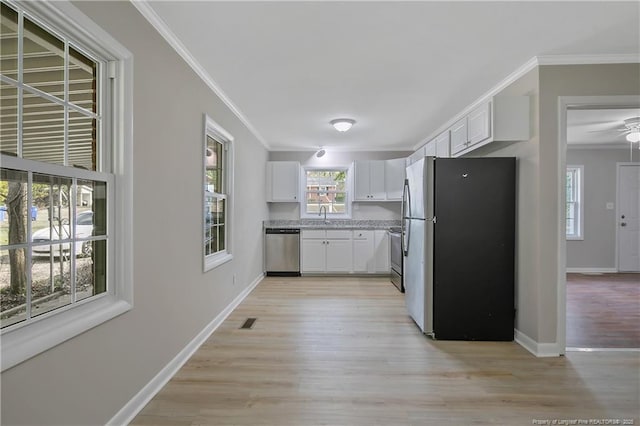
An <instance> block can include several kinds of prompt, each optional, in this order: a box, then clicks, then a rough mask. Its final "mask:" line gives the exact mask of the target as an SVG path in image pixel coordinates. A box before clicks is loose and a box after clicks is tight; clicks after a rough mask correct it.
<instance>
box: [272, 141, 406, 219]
mask: <svg viewBox="0 0 640 426" xmlns="http://www.w3.org/2000/svg"><path fill="white" fill-rule="evenodd" d="M315 154H316V153H315V151H272V152H270V153H269V160H270V161H298V162H300V164H301V165H302V166H326V167H342V166H350V165H351V163H352V162H353V161H359V160H389V159H392V158H405V157H407V156H409V155H410V154H411V152H410V151H331V150H330V149H327V152H326V154H325V155H324V156H322V157H321V158H317V157H316V156H315ZM352 206H353V207H352V212H351V215H352V218H353V219H378V220H390V219H400V210H401V203H400V202H364V203H360V202H356V203H353V205H352ZM269 218H270V219H284V220H297V219H300V204H299V203H269Z"/></svg>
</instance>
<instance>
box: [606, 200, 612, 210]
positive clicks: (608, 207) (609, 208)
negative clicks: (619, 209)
mask: <svg viewBox="0 0 640 426" xmlns="http://www.w3.org/2000/svg"><path fill="white" fill-rule="evenodd" d="M607 210H613V203H611V202H608V203H607Z"/></svg>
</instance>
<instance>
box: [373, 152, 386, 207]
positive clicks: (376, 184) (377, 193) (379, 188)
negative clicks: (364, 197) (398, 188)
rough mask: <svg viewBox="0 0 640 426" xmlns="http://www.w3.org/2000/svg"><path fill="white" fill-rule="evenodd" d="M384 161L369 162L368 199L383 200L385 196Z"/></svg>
mask: <svg viewBox="0 0 640 426" xmlns="http://www.w3.org/2000/svg"><path fill="white" fill-rule="evenodd" d="M384 163H385V162H384V161H382V160H378V161H371V162H370V163H369V182H370V186H369V195H370V197H369V199H370V200H385V199H386V198H387V190H386V187H385V177H384V175H385V173H384V169H385V167H384Z"/></svg>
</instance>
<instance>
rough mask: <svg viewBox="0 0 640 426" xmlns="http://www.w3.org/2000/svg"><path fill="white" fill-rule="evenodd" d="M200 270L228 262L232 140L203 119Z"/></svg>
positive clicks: (231, 189) (229, 252)
mask: <svg viewBox="0 0 640 426" xmlns="http://www.w3.org/2000/svg"><path fill="white" fill-rule="evenodd" d="M204 120H205V132H204V270H205V271H207V270H209V269H212V268H215V267H216V266H218V265H220V264H222V263H225V262H227V261H229V260H231V259H232V255H231V241H230V240H231V239H230V238H229V236H230V235H231V233H230V230H231V223H230V219H231V218H232V214H231V209H232V206H233V204H232V202H233V144H232V143H233V137H232V136H231V135H230V134H229V133H228V132H227V131H225V130H224V129H223V128H222V127H221V126H220V125H219V124H217V123H216V122H215V121H213V120H212V119H211V118H210V117H208V116H206V115H205V118H204Z"/></svg>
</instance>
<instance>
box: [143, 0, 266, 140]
mask: <svg viewBox="0 0 640 426" xmlns="http://www.w3.org/2000/svg"><path fill="white" fill-rule="evenodd" d="M131 4H132V5H133V6H134V7H135V8H136V9H138V11H139V12H140V13H141V14H142V16H143V17H144V18H145V19H146V20H147V21H148V22H149V23H150V24H151V25H152V26H153V27H154V28H155V29H156V31H158V33H160V35H161V36H162V37H163V38H164V39H165V40H166V41H167V43H169V45H170V46H171V47H173V49H174V50H175V51H176V52H177V53H178V55H180V57H182V59H184V61H185V62H186V63H187V64H188V65H189V66H190V67H191V69H193V71H194V72H195V73H196V74H197V75H198V77H200V79H201V80H202V81H203V82H204V83H205V84H206V85H207V86H209V88H210V89H211V91H212V92H213V93H215V95H216V96H217V97H218V98H220V100H221V101H222V102H223V103H224V104H225V105H226V106H227V107H228V108H229V109H230V110H231V112H232V113H233V114H234V115H235V116H236V117H238V119H239V120H240V121H241V122H242V124H244V125H245V126H246V128H247V129H248V130H249V131H250V132H251V133H252V134H253V136H255V138H256V139H258V141H260V143H261V144H262V145H263V146H264V147H265V148H266V149H267V150H270V147H269V144H268V143H267V141H266V140H265V139H264V138H263V137H262V135H260V133H259V132H258V131H257V130H256V128H255V127H254V126H253V124H251V122H249V120H248V119H247V118H246V117H245V116H244V114H243V113H242V112H241V111H240V109H239V108H238V107H237V106H236V105H235V104H234V103H233V102H232V101H231V99H229V97H228V96H227V95H226V93H224V91H223V90H222V89H221V88H220V86H218V84H217V83H216V82H215V80H213V78H211V76H210V75H209V73H208V72H207V71H206V70H205V69H204V68H203V67H202V65H200V63H199V62H198V61H197V60H196V59H195V57H194V56H193V55H192V54H191V52H189V50H188V49H187V48H186V46H185V45H184V44H182V42H181V41H180V39H179V38H178V36H176V35H175V34H174V33H173V31H171V30H170V29H169V27H168V26H167V24H166V22H164V20H163V19H162V18H161V17H160V16H159V15H158V14H157V13H156V11H155V10H153V8H152V7H151V6H149V4H148V2H147V1H146V0H144V1H138V0H136V1H133V0H131Z"/></svg>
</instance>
